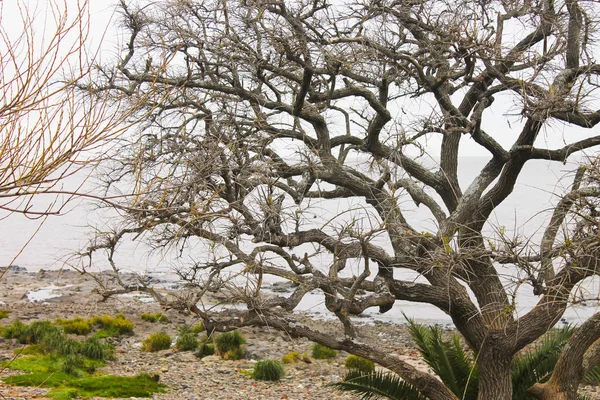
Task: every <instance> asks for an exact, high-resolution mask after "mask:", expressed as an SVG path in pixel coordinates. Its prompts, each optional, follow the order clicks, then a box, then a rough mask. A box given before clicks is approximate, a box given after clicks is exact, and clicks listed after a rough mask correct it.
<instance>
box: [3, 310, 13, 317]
mask: <svg viewBox="0 0 600 400" xmlns="http://www.w3.org/2000/svg"><path fill="white" fill-rule="evenodd" d="M11 312H12V311H11V310H0V319H4V318H8V316H9V315H10V313H11Z"/></svg>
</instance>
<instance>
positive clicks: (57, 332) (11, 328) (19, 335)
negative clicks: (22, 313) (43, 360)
mask: <svg viewBox="0 0 600 400" xmlns="http://www.w3.org/2000/svg"><path fill="white" fill-rule="evenodd" d="M49 335H50V336H62V335H63V332H62V330H61V329H59V328H57V327H56V326H54V325H52V324H51V323H50V322H49V321H34V322H32V323H31V324H29V325H25V324H24V323H22V322H21V321H14V322H13V323H12V324H10V325H8V326H6V327H4V328H2V329H1V331H0V336H2V337H4V338H6V339H17V340H18V341H19V343H21V344H36V343H39V342H40V341H41V340H42V338H44V337H45V336H49Z"/></svg>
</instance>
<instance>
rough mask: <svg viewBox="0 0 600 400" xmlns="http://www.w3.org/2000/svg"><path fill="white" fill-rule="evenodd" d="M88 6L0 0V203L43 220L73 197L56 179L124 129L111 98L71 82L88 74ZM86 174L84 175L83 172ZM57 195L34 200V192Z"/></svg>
mask: <svg viewBox="0 0 600 400" xmlns="http://www.w3.org/2000/svg"><path fill="white" fill-rule="evenodd" d="M88 23H89V4H88V2H87V1H84V0H82V1H78V2H77V3H76V4H75V5H73V4H72V3H70V4H69V3H68V2H66V1H49V2H38V3H37V5H36V3H35V2H27V1H15V2H10V4H5V3H1V4H0V69H1V71H2V72H1V73H0V93H1V95H2V96H1V97H2V99H1V100H0V209H1V210H3V211H5V212H8V213H11V212H18V213H23V214H26V215H27V216H28V217H29V218H43V217H46V216H48V215H51V214H59V213H60V211H61V207H62V206H63V205H64V201H65V200H61V201H57V199H56V196H58V195H59V194H61V193H62V194H65V195H66V198H68V197H69V196H72V195H74V193H68V192H65V191H63V190H61V189H60V188H59V187H58V186H57V184H58V183H59V182H60V181H61V180H62V179H63V178H65V177H67V176H71V175H73V174H75V173H76V172H77V171H80V170H81V169H82V168H85V167H87V166H89V165H90V164H91V163H92V155H94V151H95V150H98V149H100V148H101V146H103V145H104V144H106V141H107V139H109V138H111V137H112V136H114V135H116V134H117V133H119V132H120V131H121V129H123V128H124V125H122V124H121V123H122V122H123V117H124V116H125V115H126V114H122V113H119V112H117V109H116V108H113V107H116V106H117V105H118V103H117V102H113V103H112V105H111V110H110V113H109V110H108V108H109V106H108V103H106V102H105V101H96V102H90V101H86V98H85V96H82V95H81V93H80V92H77V91H74V90H73V88H74V83H75V82H77V81H79V80H81V79H84V78H85V77H88V76H89V73H90V72H91V69H92V65H93V62H94V56H95V54H94V53H93V52H92V53H90V49H89V48H88V47H87V46H88V40H87V39H88V33H89V32H88V29H89V25H88ZM82 180H83V178H82ZM42 194H46V195H49V196H52V199H53V200H51V201H46V202H44V203H43V204H45V205H43V206H41V207H40V203H39V202H36V203H35V204H34V202H33V196H34V195H42Z"/></svg>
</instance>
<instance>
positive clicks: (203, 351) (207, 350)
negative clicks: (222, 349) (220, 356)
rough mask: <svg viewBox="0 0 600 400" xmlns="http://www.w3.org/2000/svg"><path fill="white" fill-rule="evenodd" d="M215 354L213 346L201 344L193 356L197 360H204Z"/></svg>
mask: <svg viewBox="0 0 600 400" xmlns="http://www.w3.org/2000/svg"><path fill="white" fill-rule="evenodd" d="M213 354H215V346H214V345H212V344H210V343H201V344H200V345H199V346H198V351H197V352H195V353H194V355H195V356H196V357H198V358H204V357H207V356H212V355H213Z"/></svg>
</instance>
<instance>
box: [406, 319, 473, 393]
mask: <svg viewBox="0 0 600 400" xmlns="http://www.w3.org/2000/svg"><path fill="white" fill-rule="evenodd" d="M406 320H407V321H408V326H409V331H410V334H411V337H412V338H413V340H414V341H415V344H416V346H417V348H418V350H419V353H421V356H423V359H424V360H425V362H426V363H427V365H429V366H430V367H431V369H432V370H433V371H434V372H435V373H436V374H437V375H438V376H439V377H440V379H441V380H442V382H444V384H445V385H446V386H447V387H448V388H449V389H450V390H451V391H452V393H454V394H455V395H456V397H458V398H459V399H463V398H464V399H471V398H476V397H477V383H478V381H479V379H478V377H479V373H478V370H477V365H476V364H475V363H474V362H473V360H472V357H471V356H469V355H468V354H467V352H465V350H464V349H463V347H462V345H461V343H460V337H459V336H458V335H456V334H453V335H452V340H450V341H446V340H444V339H443V331H442V330H441V329H440V328H439V327H437V326H431V327H427V326H423V325H419V324H417V323H416V322H415V321H414V320H412V319H409V318H406ZM473 396H474V397H473Z"/></svg>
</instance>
